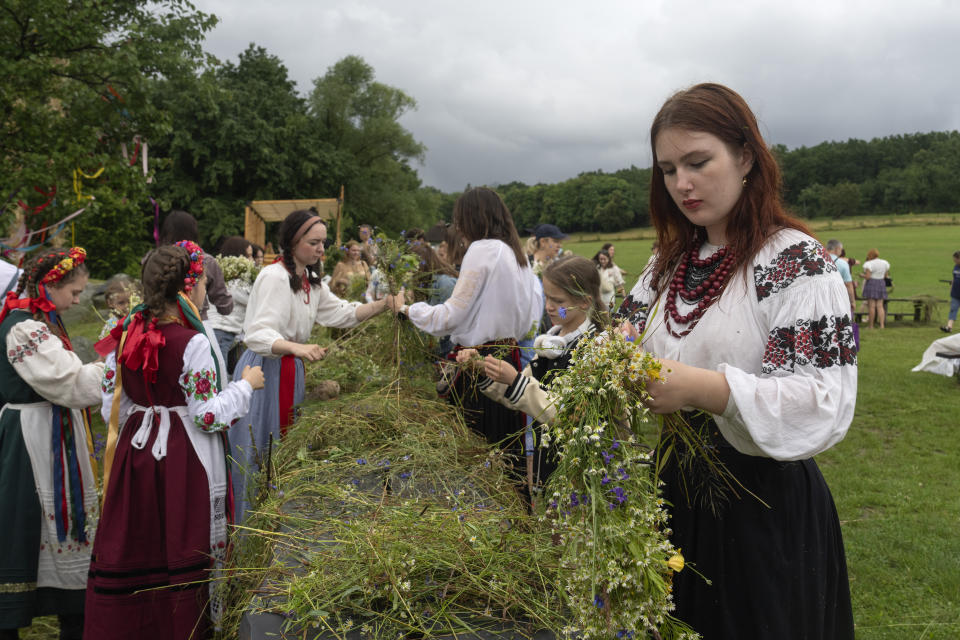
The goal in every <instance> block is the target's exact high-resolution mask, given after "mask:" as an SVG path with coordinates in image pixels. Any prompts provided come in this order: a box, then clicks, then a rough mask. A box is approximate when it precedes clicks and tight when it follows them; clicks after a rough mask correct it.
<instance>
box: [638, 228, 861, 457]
mask: <svg viewBox="0 0 960 640" xmlns="http://www.w3.org/2000/svg"><path fill="white" fill-rule="evenodd" d="M717 249H718V247H716V246H712V245H708V244H704V246H703V247H702V248H701V252H700V257H701V258H705V257H707V256H709V255H711V254H712V253H714V252H715V251H716V250H717ZM650 271H651V270H649V269H648V270H646V272H645V273H644V274H643V275H641V277H640V281H639V282H638V283H637V284H636V286H635V287H634V288H633V290H632V291H631V292H630V295H629V296H628V297H627V299H626V300H625V301H624V303H623V306H621V309H620V313H621V315H625V316H626V317H628V318H629V319H630V321H631V322H633V323H634V324H635V325H636V326H637V328H638V330H639V331H640V332H641V334H642V335H643V346H644V348H645V349H646V350H648V351H650V352H652V353H653V354H654V355H656V356H658V357H662V358H670V359H673V360H677V361H680V362H683V363H685V364H688V365H692V366H695V367H701V368H704V369H710V370H714V371H719V372H721V373H723V374H724V375H725V376H726V379H727V383H728V384H729V386H730V399H729V401H728V403H727V407H726V410H725V411H724V412H723V413H722V414H721V415H717V416H714V418H715V420H716V423H717V426H718V427H719V429H720V431H721V433H722V434H723V436H724V437H725V438H726V440H727V441H728V442H729V443H730V444H731V445H733V446H734V447H735V448H736V449H737V450H738V451H740V452H741V453H745V454H747V455H754V456H765V457H769V458H774V459H777V460H800V459H804V458H809V457H811V456H813V455H816V454H817V453H820V452H822V451H824V450H826V449H829V448H830V447H831V446H833V445H834V444H836V443H837V442H839V441H840V440H842V439H843V437H844V435H845V434H846V432H847V429H848V428H849V426H850V422H851V420H852V419H853V412H854V406H855V403H856V397H857V356H856V351H855V346H854V340H853V327H852V324H851V320H850V301H849V298H848V297H847V292H846V289H845V287H844V284H843V280H842V279H841V277H840V274H839V272H838V271H837V268H836V266H835V265H834V264H833V261H832V260H830V258H829V257H828V256H827V255H826V252H825V251H824V248H823V246H821V245H820V243H819V242H817V241H816V240H814V239H813V238H811V237H810V236H808V235H806V234H804V233H801V232H799V231H796V230H792V229H785V230H781V231H779V232H777V233H775V234H774V235H773V236H771V237H770V238H769V239H768V240H767V242H766V244H765V245H764V247H763V248H762V249H761V250H760V252H759V253H758V254H757V255H756V256H755V257H754V259H753V263H752V264H751V265H750V266H748V268H747V269H746V274H744V273H743V272H742V271H741V272H739V273H737V274H732V275H731V276H730V279H729V280H728V282H727V287H726V290H725V291H724V293H723V295H722V297H721V298H720V300H719V301H717V302H716V303H714V304H713V305H711V306H710V307H708V308H707V310H706V311H705V312H704V314H703V316H702V318H701V319H700V322H699V324H697V325H696V327H694V329H693V331H691V332H690V334H689V335H686V336H683V337H681V338H677V337H675V336H673V335H671V334H670V333H669V332H668V331H667V330H666V328H665V326H664V318H665V313H666V310H665V304H664V297H661V298H660V299H659V300H653V299H652V298H653V291H652V290H651V289H650V286H649V285H650ZM744 275H746V278H745V277H744ZM694 306H695V305H690V304H686V303H685V302H684V301H683V300H682V299H681V298H680V297H679V296H678V298H677V311H678V312H679V313H680V314H681V315H684V314H686V313H688V312H689V311H691V310H692V309H693V307H694ZM670 324H671V327H673V328H674V331H675V332H676V333H680V332H681V331H682V330H683V329H685V328H686V327H687V325H680V326H679V327H678V326H677V325H676V323H675V322H674V321H673V320H672V319H671V320H670Z"/></svg>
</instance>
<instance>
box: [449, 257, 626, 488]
mask: <svg viewBox="0 0 960 640" xmlns="http://www.w3.org/2000/svg"><path fill="white" fill-rule="evenodd" d="M543 293H544V298H545V299H546V304H545V307H546V311H547V315H549V316H550V322H551V327H550V329H549V330H548V331H547V332H546V333H544V334H541V335H539V336H537V337H536V339H535V340H534V341H533V349H534V353H535V354H536V355H535V356H534V358H533V361H532V362H530V364H529V365H527V366H526V368H524V370H523V371H522V372H518V371H517V369H516V368H515V367H513V366H512V365H511V364H510V363H509V362H505V361H503V360H499V359H497V358H494V357H493V356H487V357H486V358H483V359H482V360H480V359H479V353H478V352H477V351H476V350H474V349H463V350H461V351H460V352H459V353H458V354H457V361H458V362H461V363H463V362H473V363H475V366H477V367H478V368H479V369H480V370H482V372H483V376H481V378H480V380H479V382H478V384H477V386H478V387H479V388H480V390H481V391H482V392H483V393H484V395H486V396H487V397H489V398H491V399H493V400H495V401H497V402H499V403H500V404H502V405H504V406H506V407H508V408H510V409H515V410H518V411H522V412H523V413H525V414H527V415H528V416H530V417H531V418H533V420H534V424H535V425H548V424H550V423H551V422H552V421H553V419H554V417H555V416H556V414H557V410H556V406H555V403H556V400H557V399H556V398H555V397H553V396H552V395H551V394H550V385H551V383H552V381H553V377H554V376H555V375H556V373H557V372H559V371H563V370H564V369H566V368H567V367H568V366H569V365H570V356H571V355H572V353H573V350H574V348H575V347H576V346H577V344H578V343H579V341H580V339H581V338H582V337H583V336H584V335H587V334H590V333H592V332H594V331H596V330H597V329H599V328H601V327H603V326H604V325H605V324H607V318H608V314H607V307H606V305H605V304H604V303H603V301H602V300H601V297H600V273H599V272H598V271H597V269H596V267H594V263H593V262H592V261H590V260H587V259H586V258H582V257H580V256H564V257H561V258H559V259H557V260H555V261H554V262H551V263H550V264H549V265H547V267H546V268H545V269H544V270H543ZM533 432H534V434H536V435H535V436H534V437H533V438H532V440H533V441H532V442H530V443H529V448H528V450H527V485H528V488H529V490H530V495H531V497H534V496H535V495H536V494H537V492H538V489H540V488H542V487H543V484H544V483H545V482H546V480H547V478H548V477H549V475H550V474H551V473H552V472H553V470H554V469H555V468H556V462H555V460H554V457H553V455H552V453H551V452H550V451H549V450H548V449H544V448H543V447H542V446H540V438H539V433H538V432H539V429H537V428H535V429H534V430H533Z"/></svg>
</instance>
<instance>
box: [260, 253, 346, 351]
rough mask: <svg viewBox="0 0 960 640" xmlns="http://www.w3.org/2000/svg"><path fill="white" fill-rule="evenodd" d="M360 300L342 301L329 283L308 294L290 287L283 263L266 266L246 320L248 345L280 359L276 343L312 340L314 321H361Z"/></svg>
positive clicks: (338, 324)
mask: <svg viewBox="0 0 960 640" xmlns="http://www.w3.org/2000/svg"><path fill="white" fill-rule="evenodd" d="M360 305H361V303H360V302H347V301H346V300H341V299H340V298H338V297H337V296H335V295H333V293H331V292H330V289H329V287H327V285H325V284H320V285H315V286H313V287H311V289H310V295H309V296H308V295H307V294H306V293H305V292H303V291H302V290H298V291H297V292H296V293H294V292H293V291H292V290H291V289H290V276H289V272H288V271H287V269H286V267H284V266H283V264H280V263H277V264H272V265H270V266H268V267H264V268H263V269H262V270H261V271H260V275H258V276H257V280H256V282H254V283H253V290H252V291H251V292H250V299H249V300H248V302H247V314H246V316H245V318H244V320H243V332H244V339H243V341H244V342H245V343H246V345H247V348H249V349H250V350H251V351H253V352H254V353H256V354H258V355H261V356H263V357H265V358H266V357H270V358H278V357H279V356H277V355H276V354H274V353H273V351H272V347H273V343H274V342H276V341H277V340H289V341H290V342H297V343H300V344H304V343H306V342H307V341H308V340H309V339H310V332H311V330H312V329H313V325H314V324H319V325H321V326H324V327H338V328H341V329H345V328H348V327H354V326H356V325H357V324H359V321H358V320H357V307H359V306H360Z"/></svg>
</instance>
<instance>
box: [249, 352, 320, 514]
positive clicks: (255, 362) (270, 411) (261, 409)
mask: <svg viewBox="0 0 960 640" xmlns="http://www.w3.org/2000/svg"><path fill="white" fill-rule="evenodd" d="M246 366H251V367H257V366H259V367H263V378H264V385H263V389H258V390H256V391H254V392H253V397H252V398H251V399H250V413H248V414H247V415H246V416H244V417H242V418H240V419H239V420H237V421H236V422H235V423H233V426H231V427H230V453H231V458H232V460H231V472H232V479H233V502H234V522H235V523H237V524H240V523H242V522H243V521H244V519H245V518H246V514H247V511H249V510H250V508H251V507H252V505H253V503H254V500H255V498H256V495H255V492H256V489H257V482H256V476H257V473H258V472H259V471H260V466H261V463H266V460H267V447H268V445H269V442H270V435H271V434H273V440H274V442H275V444H280V358H264V357H263V356H260V355H257V354H256V353H254V352H253V351H250V350H249V349H247V350H246V351H244V352H243V355H241V356H240V360H239V361H238V362H237V366H236V368H235V369H234V370H233V379H234V380H239V379H240V375H241V374H242V373H243V368H244V367H246ZM304 389H305V383H304V377H303V361H302V360H301V359H300V358H297V359H296V381H295V387H294V390H293V404H294V405H298V404H301V403H302V402H303V397H304Z"/></svg>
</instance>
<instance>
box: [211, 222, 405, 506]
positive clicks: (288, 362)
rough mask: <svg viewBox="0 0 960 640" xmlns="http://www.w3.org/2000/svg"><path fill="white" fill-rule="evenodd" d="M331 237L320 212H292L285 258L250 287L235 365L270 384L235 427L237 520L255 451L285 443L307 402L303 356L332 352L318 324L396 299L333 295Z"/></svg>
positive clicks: (350, 319) (284, 236)
mask: <svg viewBox="0 0 960 640" xmlns="http://www.w3.org/2000/svg"><path fill="white" fill-rule="evenodd" d="M326 239H327V227H326V225H325V224H324V223H323V221H322V220H321V218H320V217H319V216H318V215H317V214H316V213H315V212H313V211H310V210H307V209H302V210H299V211H294V212H292V213H291V214H290V215H288V216H287V217H286V219H285V220H284V221H283V222H282V223H281V225H280V246H281V247H282V255H281V259H280V260H279V261H278V262H276V263H274V264H272V265H270V266H268V267H264V268H263V270H261V271H260V274H259V275H258V276H257V280H256V282H254V284H253V290H252V291H251V292H250V298H249V300H248V302H247V315H246V318H245V319H244V322H243V332H244V336H245V337H244V343H245V344H246V346H247V350H246V351H245V352H244V353H243V355H241V356H240V360H239V362H238V363H237V369H236V370H237V371H240V370H242V369H243V367H245V366H248V365H261V366H263V372H264V376H265V378H266V387H265V388H264V390H263V391H260V392H258V393H255V394H254V396H253V401H252V403H251V406H250V413H249V414H248V415H247V416H245V417H244V418H243V419H241V420H239V421H238V422H237V423H236V424H235V425H234V426H233V427H232V428H231V429H230V444H231V445H232V447H233V456H232V457H233V460H234V463H235V465H236V466H235V467H234V473H233V490H234V497H235V500H236V503H235V504H236V514H237V522H240V521H242V520H243V517H244V514H245V513H246V511H247V510H248V509H249V508H250V493H251V491H252V485H253V483H252V482H250V478H251V477H252V476H253V474H254V473H255V472H256V471H257V462H256V459H257V456H258V455H264V456H265V454H264V452H266V450H267V445H268V443H269V440H270V435H271V434H272V435H273V437H274V438H275V439H276V440H279V439H280V438H282V437H283V436H284V435H285V434H286V433H287V428H288V427H289V426H290V424H291V423H292V422H293V408H294V406H295V405H297V404H299V403H301V402H303V398H304V391H305V389H304V378H303V373H304V369H303V361H304V360H307V361H310V362H315V361H317V360H320V359H322V358H323V357H324V356H325V355H326V349H324V348H322V347H320V346H319V345H317V344H310V343H309V342H308V340H309V339H310V332H311V330H312V329H313V325H314V324H319V325H321V326H325V327H338V328H348V327H353V326H356V325H358V324H360V323H361V322H363V321H364V320H367V319H368V318H371V317H373V316H375V315H377V314H379V313H382V312H383V311H384V310H385V309H387V304H388V302H392V299H391V298H390V296H388V297H387V298H384V299H382V300H378V301H376V302H369V303H367V304H361V303H359V302H346V301H344V300H341V299H340V298H338V297H336V296H335V295H333V294H332V293H331V292H330V289H329V288H327V285H325V284H323V283H322V282H321V280H320V276H321V272H320V265H321V262H322V261H323V255H324V242H325V241H326ZM397 298H400V296H397ZM401 303H402V302H401ZM394 304H398V303H394ZM251 435H252V438H251Z"/></svg>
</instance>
